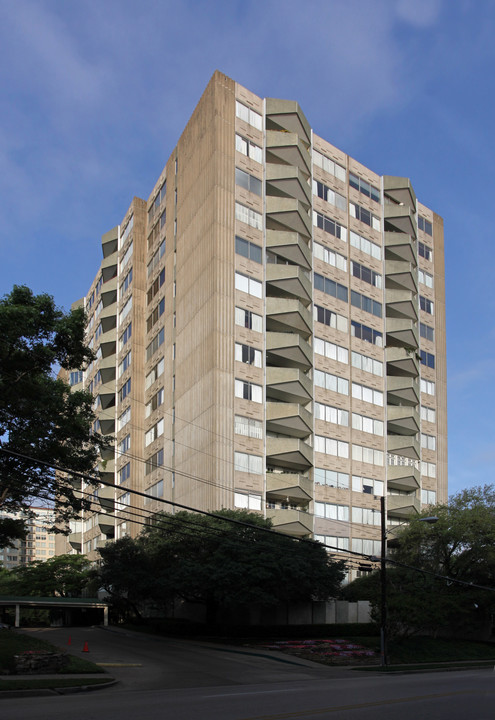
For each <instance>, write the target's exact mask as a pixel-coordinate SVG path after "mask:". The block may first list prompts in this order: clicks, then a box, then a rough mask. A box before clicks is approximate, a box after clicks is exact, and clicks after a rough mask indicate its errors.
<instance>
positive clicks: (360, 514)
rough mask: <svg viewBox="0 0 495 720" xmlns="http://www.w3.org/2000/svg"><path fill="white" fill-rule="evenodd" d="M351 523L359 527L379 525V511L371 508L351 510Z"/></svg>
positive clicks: (354, 508)
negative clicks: (357, 524)
mask: <svg viewBox="0 0 495 720" xmlns="http://www.w3.org/2000/svg"><path fill="white" fill-rule="evenodd" d="M352 522H353V523H359V524H360V525H381V522H382V514H381V512H380V511H379V510H372V509H371V508H361V507H353V508H352Z"/></svg>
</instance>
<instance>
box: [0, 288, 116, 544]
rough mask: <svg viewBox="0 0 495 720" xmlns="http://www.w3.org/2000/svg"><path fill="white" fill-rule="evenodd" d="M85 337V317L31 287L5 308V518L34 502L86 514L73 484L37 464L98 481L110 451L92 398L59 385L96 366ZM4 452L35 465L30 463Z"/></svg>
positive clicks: (1, 348) (0, 317)
mask: <svg viewBox="0 0 495 720" xmlns="http://www.w3.org/2000/svg"><path fill="white" fill-rule="evenodd" d="M84 330H85V317H84V312H83V310H82V309H77V310H74V311H71V312H69V313H64V312H63V311H62V310H60V309H59V308H57V307H56V306H55V303H54V300H53V298H52V297H51V296H50V295H46V294H41V295H34V294H33V292H32V291H31V290H30V289H29V288H27V287H24V286H14V289H13V290H12V292H11V293H10V294H9V295H6V296H5V297H4V298H2V299H1V300H0V438H1V442H2V452H0V508H1V509H2V510H4V511H11V512H19V511H27V510H28V508H29V506H30V505H32V504H33V498H36V501H37V502H38V503H39V500H40V499H41V500H47V501H53V500H54V498H55V497H57V499H58V503H57V511H58V516H59V517H60V518H61V519H62V518H63V519H65V520H67V519H69V518H70V517H74V516H76V515H77V514H78V512H79V511H80V508H81V505H82V504H83V501H82V500H81V499H80V498H78V497H77V495H76V494H75V493H74V489H73V486H72V483H71V482H70V479H69V478H64V477H62V476H61V475H57V474H56V472H55V471H54V470H52V469H51V468H49V467H47V466H43V465H40V464H39V463H38V461H41V462H46V463H50V464H59V465H60V466H62V467H64V468H70V469H71V470H73V471H79V472H84V473H89V472H91V473H92V472H93V470H94V467H95V464H96V460H97V457H98V453H99V449H100V448H101V447H102V446H103V445H104V444H105V443H104V439H103V438H102V437H101V436H100V435H98V434H93V433H92V425H93V422H94V420H95V416H94V413H93V408H92V402H93V398H92V396H91V395H90V394H89V393H86V392H73V393H72V392H71V391H70V387H69V385H68V384H67V383H65V382H63V381H62V380H61V379H58V378H57V377H56V372H57V371H58V369H59V368H63V369H69V368H74V369H76V368H83V367H84V366H85V364H87V363H88V362H90V361H91V360H92V358H93V356H92V352H91V350H90V349H89V348H87V347H86V346H85V344H84ZM4 451H12V452H14V453H18V454H20V455H25V456H28V457H32V458H35V459H34V460H32V461H26V460H25V459H21V458H19V457H15V456H14V455H10V454H8V452H4ZM11 530H12V528H9V529H8V531H9V532H10V531H11ZM16 536H17V537H19V533H17V534H16Z"/></svg>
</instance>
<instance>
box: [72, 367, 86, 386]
mask: <svg viewBox="0 0 495 720" xmlns="http://www.w3.org/2000/svg"><path fill="white" fill-rule="evenodd" d="M82 381H83V371H82V370H73V371H72V372H71V374H70V380H69V384H70V385H77V384H78V383H82Z"/></svg>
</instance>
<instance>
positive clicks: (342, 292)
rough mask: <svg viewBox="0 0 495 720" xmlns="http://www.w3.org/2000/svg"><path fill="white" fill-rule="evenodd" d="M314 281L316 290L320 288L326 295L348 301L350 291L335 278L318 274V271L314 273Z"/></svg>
mask: <svg viewBox="0 0 495 720" xmlns="http://www.w3.org/2000/svg"><path fill="white" fill-rule="evenodd" d="M313 282H314V288H315V290H320V291H321V292H324V293H325V294H326V295H330V296H331V297H334V298H337V300H342V301H343V302H347V294H348V293H347V288H346V287H345V285H340V283H337V282H335V280H330V278H327V277H324V276H323V275H318V273H314V280H313Z"/></svg>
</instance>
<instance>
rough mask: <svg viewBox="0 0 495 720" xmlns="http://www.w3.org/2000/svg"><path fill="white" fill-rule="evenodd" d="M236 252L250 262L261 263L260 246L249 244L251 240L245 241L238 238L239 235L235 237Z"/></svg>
mask: <svg viewBox="0 0 495 720" xmlns="http://www.w3.org/2000/svg"><path fill="white" fill-rule="evenodd" d="M235 251H236V253H237V254H238V255H242V256H243V257H245V258H248V260H253V261H254V262H257V263H261V248H260V246H259V245H256V244H255V243H252V242H249V240H244V238H241V237H238V236H237V235H236V237H235Z"/></svg>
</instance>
